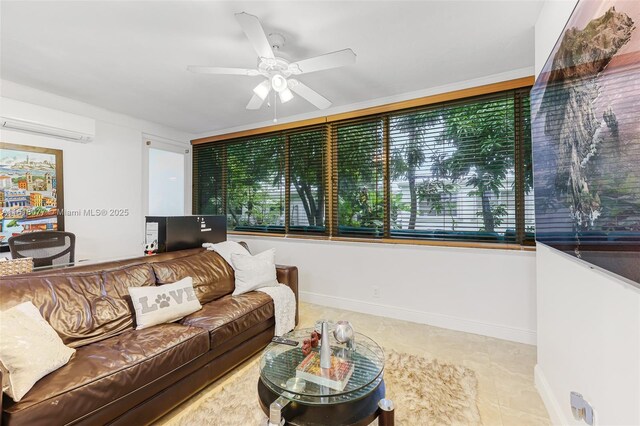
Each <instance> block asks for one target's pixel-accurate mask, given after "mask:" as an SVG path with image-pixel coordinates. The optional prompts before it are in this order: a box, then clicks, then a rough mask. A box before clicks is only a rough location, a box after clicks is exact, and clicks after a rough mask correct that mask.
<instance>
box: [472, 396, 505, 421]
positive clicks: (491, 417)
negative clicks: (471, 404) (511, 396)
mask: <svg viewBox="0 0 640 426" xmlns="http://www.w3.org/2000/svg"><path fill="white" fill-rule="evenodd" d="M478 410H479V411H480V421H481V422H482V424H483V425H484V426H501V425H502V415H501V414H500V407H499V406H498V404H496V403H492V402H482V401H478Z"/></svg>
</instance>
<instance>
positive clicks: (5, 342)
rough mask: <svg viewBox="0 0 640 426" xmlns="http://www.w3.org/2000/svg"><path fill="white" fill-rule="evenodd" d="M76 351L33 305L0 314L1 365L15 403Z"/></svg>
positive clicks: (6, 390) (15, 307)
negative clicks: (63, 340) (65, 342)
mask: <svg viewBox="0 0 640 426" xmlns="http://www.w3.org/2000/svg"><path fill="white" fill-rule="evenodd" d="M75 352H76V350H75V349H71V348H69V347H67V346H65V345H64V343H62V339H61V338H60V336H58V334H57V333H56V331H55V330H54V329H53V328H52V327H51V326H50V325H49V323H48V322H47V321H45V319H44V318H42V315H40V311H39V310H38V308H36V307H35V306H34V305H33V303H31V302H24V303H21V304H19V305H16V306H14V307H12V308H9V309H7V310H6V311H2V312H0V362H2V366H3V370H5V373H8V376H9V377H8V380H7V382H6V385H7V386H6V389H4V388H3V391H4V392H6V393H7V394H8V395H9V396H10V397H11V398H13V400H14V401H15V402H18V401H20V400H21V399H22V397H23V396H24V395H25V394H26V393H27V392H29V389H31V388H32V387H33V385H34V384H35V383H36V382H37V381H38V380H40V379H41V378H43V377H44V376H46V375H47V374H49V373H51V372H52V371H55V370H57V369H58V368H60V367H62V366H63V365H65V364H66V363H67V362H69V359H70V358H71V356H72V355H73V354H74V353H75Z"/></svg>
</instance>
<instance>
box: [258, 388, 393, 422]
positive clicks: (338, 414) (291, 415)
mask: <svg viewBox="0 0 640 426" xmlns="http://www.w3.org/2000/svg"><path fill="white" fill-rule="evenodd" d="M384 396H385V385H384V380H382V381H380V384H379V385H378V386H377V387H376V388H375V389H374V390H373V391H371V393H369V395H367V396H365V397H364V398H361V399H358V400H355V401H347V402H344V403H338V404H326V405H321V404H319V405H308V404H303V403H301V402H299V401H295V400H292V401H290V402H289V403H287V404H282V405H284V407H283V408H282V410H281V417H282V418H284V419H285V420H286V424H291V425H300V426H303V425H332V426H333V425H335V426H366V425H368V424H370V423H371V422H373V421H374V420H375V419H376V418H378V416H380V414H381V411H382V410H381V409H380V408H379V406H378V402H379V401H380V400H381V399H383V398H384ZM258 397H259V398H258V399H259V401H260V407H261V408H262V411H264V413H265V414H266V415H267V417H269V415H270V408H271V404H272V403H273V402H275V401H276V400H278V398H280V395H278V394H277V393H275V392H273V391H272V390H271V389H269V388H268V387H267V386H265V385H264V383H262V380H261V379H258ZM281 401H282V400H281ZM382 414H383V415H382V416H380V418H379V420H378V423H379V425H380V426H393V423H394V418H393V411H390V412H389V411H386V412H384V413H382Z"/></svg>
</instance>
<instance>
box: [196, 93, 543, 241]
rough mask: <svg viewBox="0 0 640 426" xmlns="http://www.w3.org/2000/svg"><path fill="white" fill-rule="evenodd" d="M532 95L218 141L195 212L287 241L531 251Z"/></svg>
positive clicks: (210, 149)
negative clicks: (352, 240) (425, 243)
mask: <svg viewBox="0 0 640 426" xmlns="http://www.w3.org/2000/svg"><path fill="white" fill-rule="evenodd" d="M529 108H530V107H529V87H519V88H514V89H510V90H501V91H499V92H494V93H488V94H484V95H479V96H474V97H467V98H464V99H454V100H447V101H444V102H439V103H431V104H428V105H424V106H418V107H414V108H409V109H399V110H392V111H384V112H381V113H378V114H372V115H364V116H359V117H355V118H352V117H345V118H342V117H341V118H340V119H336V120H333V121H330V120H327V122H325V123H321V124H316V123H317V122H318V121H314V122H313V123H307V125H306V126H302V127H295V126H293V125H291V124H288V125H287V126H286V128H284V129H283V130H279V131H271V132H268V133H257V134H251V132H245V133H243V134H242V135H241V136H240V137H235V138H233V139H224V138H221V137H216V140H214V141H211V142H201V143H197V144H194V147H193V176H194V178H193V194H194V196H193V212H194V214H199V213H202V214H226V215H227V217H228V224H229V229H230V230H234V231H248V232H261V233H276V234H287V235H295V234H301V235H320V236H323V235H324V236H329V237H358V238H366V239H384V240H385V241H387V240H389V241H393V240H396V241H403V240H405V241H406V240H435V241H462V242H477V243H506V244H519V245H528V244H533V241H534V237H533V231H534V209H533V194H532V180H533V178H532V168H531V136H530V133H531V128H530V127H531V126H530V111H529Z"/></svg>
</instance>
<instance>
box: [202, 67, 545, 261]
mask: <svg viewBox="0 0 640 426" xmlns="http://www.w3.org/2000/svg"><path fill="white" fill-rule="evenodd" d="M533 83H534V77H533V76H530V77H524V78H519V79H515V80H509V81H504V82H500V83H494V84H488V85H484V86H478V87H472V88H468V89H462V90H457V91H453V92H447V93H442V94H437V95H432V96H427V97H423V98H417V99H411V100H408V101H403V102H396V103H392V104H387V105H381V106H378V107H372V108H366V109H363V110H357V111H350V112H346V113H341V114H335V115H328V116H324V117H318V118H314V119H310V120H303V121H296V122H290V123H284V124H279V125H274V126H267V127H262V128H256V129H250V130H245V131H240V132H235V133H229V134H220V135H214V136H210V137H204V138H199V139H194V140H192V141H191V143H192V145H193V149H194V151H195V150H197V149H199V148H198V145H202V144H204V145H210V144H218V143H222V144H225V145H226V144H227V143H233V142H234V141H237V140H239V139H244V140H247V139H252V138H254V137H255V138H265V137H269V136H271V135H273V136H275V135H276V134H278V135H280V136H283V137H285V140H287V141H288V134H289V133H300V132H304V131H305V130H313V129H316V130H317V129H318V128H321V127H324V131H325V136H326V141H325V143H326V147H325V150H324V151H325V156H326V158H324V159H323V160H324V164H325V168H326V170H324V177H325V188H324V190H325V221H324V227H325V232H323V233H318V232H314V233H299V232H296V233H292V232H289V231H290V230H289V226H290V219H291V218H290V216H291V211H290V210H291V206H290V199H291V195H290V191H291V185H290V174H291V170H290V163H289V162H290V159H289V154H290V152H289V148H288V143H285V232H284V233H271V232H257V231H256V232H254V231H235V230H229V231H228V233H229V234H232V235H251V236H261V237H279V238H291V239H296V238H302V239H315V240H318V239H319V240H332V241H343V242H367V243H383V244H410V245H425V246H447V247H464V248H482V249H503V250H505V249H506V250H525V251H531V250H535V242H529V241H528V240H526V239H525V238H524V237H525V226H524V223H525V222H524V218H525V208H524V202H525V193H524V176H525V165H524V161H523V158H524V155H525V146H524V145H525V144H524V143H523V140H524V133H523V126H522V123H523V117H522V116H521V115H519V113H520V112H522V107H521V105H522V95H523V90H522V89H526V88H530V87H531V86H532V85H533ZM507 91H514V110H515V114H514V124H515V140H514V144H515V148H514V160H515V165H516V166H515V187H514V192H515V197H516V212H515V216H516V217H515V220H516V224H521V225H518V226H516V231H515V232H516V241H520V242H519V243H518V242H513V243H511V242H508V243H504V242H502V243H491V242H480V241H477V242H476V241H461V240H455V239H452V240H428V239H419V238H411V237H410V236H409V237H407V238H397V237H395V238H392V237H391V235H390V220H389V217H390V215H389V210H390V207H391V206H390V203H389V202H388V201H389V194H390V185H391V179H390V178H389V177H390V176H389V163H390V162H389V153H390V142H389V139H390V138H389V117H390V116H391V115H393V114H397V113H403V112H407V111H410V110H412V109H416V108H419V107H425V106H433V105H435V104H441V103H447V102H451V101H460V100H463V101H464V100H470V101H471V100H472V99H473V98H475V97H481V96H483V95H491V94H495V93H499V92H507ZM376 117H377V118H381V119H382V120H383V133H384V136H383V150H384V158H385V161H384V167H383V169H384V170H383V186H384V191H383V192H384V210H385V219H384V226H383V234H382V236H378V237H374V236H371V237H369V236H367V237H353V236H343V235H339V230H338V223H337V221H338V206H337V195H338V194H337V191H338V187H337V185H338V175H337V169H338V167H334V166H335V164H336V163H337V156H338V150H337V144H336V143H335V141H334V140H333V136H334V134H335V133H334V132H335V131H336V130H335V129H336V128H337V127H339V126H341V125H345V124H348V123H349V122H352V121H365V122H366V121H368V120H373V119H376ZM195 157H196V156H195V153H194V162H195ZM223 173H224V171H223ZM193 180H194V187H195V186H197V185H196V182H195V181H196V180H197V175H196V173H195V171H194V173H193ZM225 198H226V194H225ZM192 201H193V209H194V210H193V211H194V214H197V213H198V211H197V206H196V204H197V202H198V200H197V196H196V194H195V191H194V195H193V199H192ZM225 214H226V212H225ZM520 228H522V229H520Z"/></svg>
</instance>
